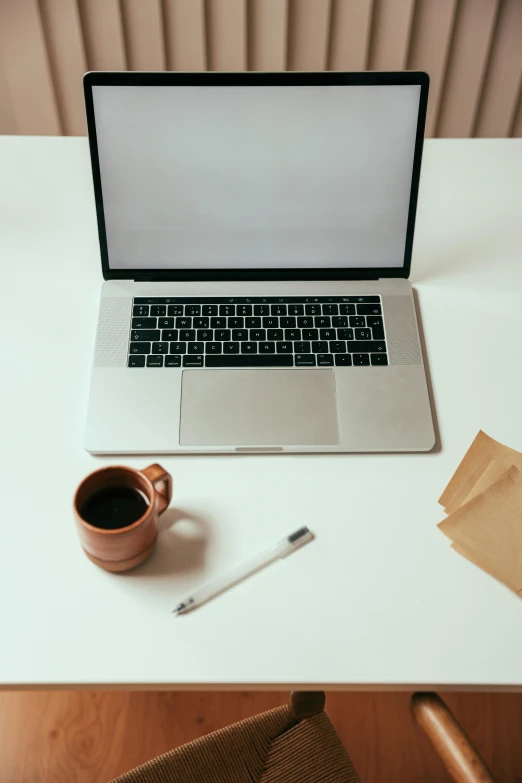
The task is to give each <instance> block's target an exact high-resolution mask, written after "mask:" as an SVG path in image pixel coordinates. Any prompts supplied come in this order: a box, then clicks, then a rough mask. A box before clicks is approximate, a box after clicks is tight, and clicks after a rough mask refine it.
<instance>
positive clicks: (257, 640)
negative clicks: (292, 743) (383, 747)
mask: <svg viewBox="0 0 522 783" xmlns="http://www.w3.org/2000/svg"><path fill="white" fill-rule="evenodd" d="M0 171H1V172H2V175H1V179H0V259H1V260H0V265H1V266H0V268H1V273H2V283H1V285H2V293H3V295H2V300H1V306H0V323H1V324H2V358H1V368H2V370H1V379H2V381H1V384H0V410H1V414H0V416H1V423H0V427H1V442H2V455H1V466H0V468H1V469H0V477H1V485H0V490H1V492H0V520H1V521H0V525H1V528H0V546H1V555H2V556H1V566H0V596H1V598H0V609H1V612H0V687H3V688H6V687H21V688H22V687H23V688H25V687H37V686H40V687H95V686H96V687H100V686H101V687H105V686H107V687H130V688H158V687H160V688H184V687H186V688H198V687H201V688H207V687H211V688H212V687H214V688H234V687H246V686H248V687H249V688H250V687H258V688H270V687H280V686H282V687H286V686H288V685H290V684H291V685H294V686H324V687H326V688H345V689H355V688H375V689H384V688H396V689H399V688H412V687H414V686H423V687H424V686H429V687H435V688H438V689H443V688H445V687H448V688H452V689H460V688H470V689H477V690H478V689H492V690H493V689H511V690H522V601H521V600H520V598H517V597H516V596H515V595H514V594H513V593H511V592H510V591H509V590H508V589H507V588H505V587H504V586H503V585H502V584H500V583H498V582H496V581H495V580H494V579H492V578H491V577H489V576H487V575H486V574H485V573H483V572H482V571H481V570H479V569H478V568H476V567H475V566H474V565H472V564H471V563H469V562H467V561H466V560H465V559H464V558H462V557H460V556H459V555H457V554H456V553H455V552H454V551H452V549H451V547H450V543H449V541H448V539H447V538H445V536H443V535H442V533H441V532H440V531H439V530H438V529H437V527H436V523H437V522H438V521H440V519H441V518H442V517H443V512H442V510H441V508H440V506H439V505H438V504H437V498H438V497H439V494H440V492H441V491H442V489H443V487H444V486H445V485H446V482H447V481H448V479H449V478H450V476H451V475H452V473H453V471H454V470H455V468H456V467H457V464H458V462H459V461H460V459H461V457H462V455H463V454H464V452H465V450H466V449H467V447H468V446H469V444H470V442H471V441H472V439H473V438H474V436H475V434H476V433H477V431H478V430H479V429H480V428H482V429H484V430H485V431H486V432H487V433H489V434H490V435H492V436H493V437H495V438H497V439H499V440H501V441H503V442H505V443H507V444H509V445H510V446H513V447H515V448H518V449H522V416H521V414H520V409H521V401H522V361H521V360H522V338H521V335H522V140H499V141H496V140H472V141H467V140H457V141H455V140H437V141H428V142H427V143H426V146H425V156H424V162H423V172H422V182H421V191H420V200H419V213H418V220H417V230H416V238H415V249H414V255H413V265H412V275H411V280H412V282H413V284H414V286H415V288H416V290H417V293H418V299H419V304H420V312H421V319H422V324H423V328H424V333H425V340H426V351H427V360H428V364H429V369H430V374H431V382H432V386H433V396H434V400H435V407H436V416H437V419H438V425H439V428H440V437H441V445H440V447H439V449H438V450H437V451H436V452H434V453H431V454H423V455H413V454H412V455H366V456H359V455H345V456H344V455H343V456H230V457H229V456H213V457H210V456H209V457H205V456H197V457H195V456H191V457H173V458H165V457H162V458H161V462H162V464H163V465H164V466H165V467H166V468H167V469H168V470H170V471H171V472H172V474H173V477H174V486H175V494H174V499H173V503H172V510H171V511H169V512H168V513H169V514H170V518H169V521H170V522H172V521H174V520H175V519H179V521H178V522H176V524H174V525H173V526H172V527H171V528H170V529H166V530H164V531H163V532H162V534H161V536H160V540H159V548H158V551H157V553H156V555H155V556H154V557H153V558H152V559H151V560H150V561H149V562H148V563H147V564H145V565H144V566H142V567H141V568H140V569H139V570H137V571H136V572H134V573H133V574H130V575H127V576H114V575H109V574H106V573H104V572H103V571H101V570H99V569H97V568H96V567H95V566H94V565H92V564H91V563H90V562H89V561H88V560H87V558H86V557H85V556H84V554H83V553H82V551H81V549H80V546H79V543H78V540H77V537H76V532H75V529H74V525H73V518H72V513H71V499H72V495H73V492H74V489H75V487H76V485H77V483H78V482H79V481H80V479H81V478H83V476H84V475H85V474H86V473H88V472H89V471H91V470H93V469H95V468H97V467H100V466H102V465H104V464H109V463H111V462H112V463H114V462H115V461H117V460H115V459H114V458H95V457H92V456H90V455H89V454H87V453H86V452H85V451H84V450H83V446H82V441H83V429H84V423H85V414H86V406H87V394H88V389H89V374H90V368H91V359H92V352H93V345H94V337H95V327H96V318H97V309H98V298H99V289H100V285H101V282H102V275H101V268H100V262H99V251H98V239H97V231H96V220H95V212H94V200H93V193H92V184H91V174H90V164H89V156H88V149H87V142H86V140H85V139H81V138H21V137H18V138H9V137H4V138H1V139H0ZM170 291H172V285H170V286H169V292H170ZM151 404H154V403H153V401H152V400H151ZM144 415H146V414H144ZM124 461H125V462H126V463H127V464H131V465H135V466H144V465H146V464H149V463H150V462H151V461H153V460H150V459H147V458H125V460H124ZM300 525H308V526H309V527H310V528H311V529H312V530H313V531H314V532H315V533H316V536H317V538H316V540H315V541H314V542H313V543H312V544H310V545H308V546H307V547H305V548H304V549H302V550H301V551H299V552H297V553H296V554H294V555H292V556H291V557H289V558H288V559H287V560H283V561H281V562H280V563H277V564H275V565H273V566H271V567H270V568H268V569H266V570H265V571H264V572H263V573H260V574H258V575H257V576H255V577H253V578H252V579H250V580H248V581H247V582H245V583H244V584H242V585H240V586H238V587H236V588H234V589H233V590H231V591H230V592H229V593H228V594H225V595H223V596H221V597H220V598H218V599H216V600H215V601H213V602H211V603H209V604H207V605H206V606H205V607H203V608H201V609H199V610H197V611H195V612H193V613H192V614H189V615H186V616H184V617H179V618H176V617H174V616H173V615H172V614H170V613H169V610H170V609H171V608H172V607H173V606H174V605H175V604H176V602H177V601H179V600H180V599H182V598H184V597H185V596H186V595H187V594H189V593H190V591H191V590H192V589H193V588H196V587H197V586H199V585H201V584H202V583H204V582H206V581H207V580H208V579H209V578H212V577H213V576H215V575H217V574H219V573H221V572H222V571H223V570H224V569H226V568H227V567H229V566H231V565H234V564H236V563H237V562H239V561H240V560H241V559H242V558H245V557H249V556H250V555H253V554H255V553H257V552H258V551H259V550H260V549H262V548H263V547H265V546H267V545H269V544H271V543H273V542H275V541H276V540H277V539H278V538H280V537H282V536H284V535H285V534H287V533H289V532H291V531H292V530H294V529H295V528H297V527H299V526H300Z"/></svg>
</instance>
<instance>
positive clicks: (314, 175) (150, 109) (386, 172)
mask: <svg viewBox="0 0 522 783" xmlns="http://www.w3.org/2000/svg"><path fill="white" fill-rule="evenodd" d="M420 94H421V87H420V85H419V84H368V85H349V84H348V85H347V84H316V85H313V84H310V85H300V84H288V85H287V84H284V85H274V86H268V85H254V86H253V85H235V86H229V85H219V84H216V85H205V84H203V85H197V86H195V85H153V84H147V85H132V84H128V85H96V84H93V86H92V99H93V106H94V119H95V126H96V137H97V146H98V157H99V167H100V179H101V191H102V196H103V212H104V219H105V231H106V241H107V250H108V265H109V268H110V269H111V270H133V269H139V270H147V269H154V270H171V269H172V270H175V269H177V270H182V269H185V270H190V269H207V270H208V269H216V270H217V269H224V270H225V269H245V270H246V269H259V270H261V269H266V270H270V269H311V268H316V269H317V268H319V269H323V268H324V269H336V268H354V269H359V270H360V269H371V268H389V269H393V268H399V267H402V266H403V265H404V263H405V247H406V236H407V225H408V214H409V204H410V192H411V190H412V171H413V161H414V151H415V143H416V135H417V122H418V117H419V106H420Z"/></svg>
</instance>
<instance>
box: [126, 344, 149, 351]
mask: <svg viewBox="0 0 522 783" xmlns="http://www.w3.org/2000/svg"><path fill="white" fill-rule="evenodd" d="M129 353H131V354H133V353H150V343H131V344H130V349H129Z"/></svg>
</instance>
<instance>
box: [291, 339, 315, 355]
mask: <svg viewBox="0 0 522 783" xmlns="http://www.w3.org/2000/svg"><path fill="white" fill-rule="evenodd" d="M311 350H312V349H311V346H310V343H303V342H297V343H294V352H295V353H310V352H311Z"/></svg>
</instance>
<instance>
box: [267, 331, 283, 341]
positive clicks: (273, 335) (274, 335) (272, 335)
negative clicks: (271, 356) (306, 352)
mask: <svg viewBox="0 0 522 783" xmlns="http://www.w3.org/2000/svg"><path fill="white" fill-rule="evenodd" d="M266 338H267V340H282V339H283V330H282V329H267V331H266Z"/></svg>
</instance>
